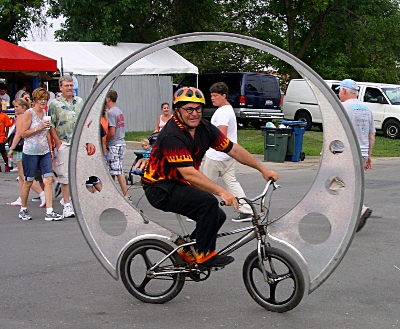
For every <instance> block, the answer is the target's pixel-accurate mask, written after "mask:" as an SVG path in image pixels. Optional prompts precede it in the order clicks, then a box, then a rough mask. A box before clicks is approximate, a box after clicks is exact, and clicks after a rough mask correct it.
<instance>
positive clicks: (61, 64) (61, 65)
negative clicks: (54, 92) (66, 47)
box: [61, 57, 64, 76]
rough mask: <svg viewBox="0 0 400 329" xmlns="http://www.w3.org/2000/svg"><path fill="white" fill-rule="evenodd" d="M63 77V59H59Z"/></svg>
mask: <svg viewBox="0 0 400 329" xmlns="http://www.w3.org/2000/svg"><path fill="white" fill-rule="evenodd" d="M63 75H64V66H63V59H62V57H61V76H63Z"/></svg>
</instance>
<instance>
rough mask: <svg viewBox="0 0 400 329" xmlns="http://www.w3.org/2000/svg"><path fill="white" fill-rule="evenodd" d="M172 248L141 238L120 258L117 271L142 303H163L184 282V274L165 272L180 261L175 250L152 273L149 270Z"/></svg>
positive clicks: (172, 268)
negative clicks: (118, 270)
mask: <svg viewBox="0 0 400 329" xmlns="http://www.w3.org/2000/svg"><path fill="white" fill-rule="evenodd" d="M172 250H173V248H172V247H171V246H170V245H169V244H168V243H165V242H163V241H159V240H153V239H148V240H143V241H139V242H137V243H134V244H133V245H132V246H130V247H129V248H128V249H127V250H126V252H125V253H124V255H123V256H122V259H121V265H120V274H121V279H122V282H123V283H124V286H125V288H126V289H127V290H128V291H129V292H130V293H131V294H132V295H133V296H134V297H136V298H137V299H139V300H141V301H142V302H145V303H153V304H162V303H165V302H168V301H170V300H171V299H173V298H174V297H176V296H177V295H178V294H179V292H180V291H181V290H182V288H183V285H184V284H185V274H183V273H173V274H171V273H168V272H171V271H174V270H175V268H176V266H175V265H176V264H179V263H182V259H181V258H180V257H179V255H178V254H177V253H174V254H172V255H171V256H169V257H168V258H167V259H166V260H165V261H164V262H162V263H161V264H160V265H159V266H158V267H157V268H155V269H154V273H155V274H158V275H157V276H154V275H153V274H154V273H149V271H148V270H149V269H150V268H151V267H152V266H153V265H154V264H156V263H157V262H159V261H160V260H161V259H163V258H164V257H165V256H166V255H168V254H169V253H170V252H171V251H172Z"/></svg>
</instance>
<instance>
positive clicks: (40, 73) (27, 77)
mask: <svg viewBox="0 0 400 329" xmlns="http://www.w3.org/2000/svg"><path fill="white" fill-rule="evenodd" d="M56 71H57V61H56V60H55V59H52V58H49V57H46V56H43V55H40V54H38V53H35V52H33V51H31V50H28V49H26V48H24V47H20V46H17V45H15V44H13V43H10V42H7V41H4V40H1V39H0V78H2V79H7V80H8V81H9V83H8V88H9V89H11V94H10V93H9V94H10V96H11V98H12V99H13V97H14V95H15V93H16V91H17V88H16V86H17V83H19V82H21V83H22V82H29V84H30V85H31V88H32V90H33V89H35V88H37V87H38V86H39V81H40V80H41V81H47V80H51V79H52V78H51V77H50V76H49V75H48V74H47V72H51V73H53V72H56ZM10 82H11V83H10Z"/></svg>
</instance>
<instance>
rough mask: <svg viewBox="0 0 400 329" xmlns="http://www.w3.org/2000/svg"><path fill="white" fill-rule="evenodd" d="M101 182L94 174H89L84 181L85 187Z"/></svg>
mask: <svg viewBox="0 0 400 329" xmlns="http://www.w3.org/2000/svg"><path fill="white" fill-rule="evenodd" d="M98 184H101V180H100V179H99V178H98V177H96V176H90V177H89V178H88V180H87V181H86V188H92V187H93V186H95V185H98Z"/></svg>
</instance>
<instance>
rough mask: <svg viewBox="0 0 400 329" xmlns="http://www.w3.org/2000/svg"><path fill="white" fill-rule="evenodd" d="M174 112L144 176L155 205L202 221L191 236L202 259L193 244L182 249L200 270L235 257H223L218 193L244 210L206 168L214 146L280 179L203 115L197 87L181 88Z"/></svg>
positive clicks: (185, 255) (175, 101)
mask: <svg viewBox="0 0 400 329" xmlns="http://www.w3.org/2000/svg"><path fill="white" fill-rule="evenodd" d="M173 105H174V106H173V107H174V113H173V114H174V115H173V117H172V119H171V120H169V121H168V122H167V124H166V125H165V126H164V128H163V129H162V130H161V132H160V134H159V135H158V138H157V142H156V144H155V145H154V146H153V151H152V152H151V155H150V160H149V163H148V165H147V168H146V170H145V173H144V177H143V178H142V183H143V188H144V191H145V194H146V197H147V199H148V201H149V202H150V204H151V205H152V206H153V207H155V208H157V209H160V210H163V211H166V212H173V213H177V214H180V215H183V216H186V217H189V218H191V219H193V220H195V221H196V228H195V230H194V231H193V232H192V234H191V235H190V237H191V238H192V239H196V258H195V257H194V256H193V255H192V253H191V251H190V249H189V248H186V249H183V250H181V251H180V252H179V254H180V256H181V257H182V259H183V260H184V261H186V262H197V264H198V266H199V268H200V269H209V268H212V267H223V266H225V265H228V264H229V263H231V262H233V261H234V258H233V257H231V256H226V255H217V253H216V251H215V248H216V239H217V233H218V230H219V229H220V227H221V226H222V224H223V223H224V222H225V220H226V214H225V213H224V211H223V210H222V209H221V208H220V207H219V204H218V199H217V198H216V197H215V196H214V195H218V196H219V197H220V198H221V199H222V200H223V201H224V202H225V204H226V205H227V206H230V205H233V206H234V209H235V211H237V210H238V202H237V200H236V198H235V196H234V195H232V194H231V193H229V192H228V191H227V190H225V189H224V188H223V187H221V186H220V185H218V184H216V183H214V182H212V181H211V180H210V179H208V178H207V177H206V176H204V175H203V174H202V173H201V172H200V171H199V168H200V165H201V161H202V159H203V157H204V154H205V152H206V151H207V150H208V148H209V147H211V148H213V149H215V150H217V151H221V152H225V153H227V154H229V155H230V156H231V157H232V158H234V159H236V160H237V161H239V162H240V163H242V164H245V165H247V166H249V167H252V168H254V169H257V170H258V171H259V172H261V174H262V176H263V178H264V179H265V180H269V179H270V178H273V179H274V180H278V174H277V173H276V172H274V171H272V170H268V169H266V168H265V167H264V166H263V165H262V164H261V163H260V162H258V161H257V160H256V159H255V158H254V157H253V156H252V155H251V154H250V153H249V152H247V151H246V150H245V149H244V148H243V147H241V146H240V145H238V144H235V143H232V142H231V141H230V140H229V139H228V138H227V137H226V136H225V135H224V134H222V133H221V132H220V131H219V129H218V128H217V127H215V126H213V125H212V124H211V123H210V122H209V121H207V120H204V119H202V110H203V105H205V99H204V95H203V93H202V92H201V91H200V90H199V89H197V88H194V87H183V88H180V89H178V90H177V91H176V92H175V94H174V97H173Z"/></svg>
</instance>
